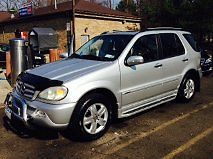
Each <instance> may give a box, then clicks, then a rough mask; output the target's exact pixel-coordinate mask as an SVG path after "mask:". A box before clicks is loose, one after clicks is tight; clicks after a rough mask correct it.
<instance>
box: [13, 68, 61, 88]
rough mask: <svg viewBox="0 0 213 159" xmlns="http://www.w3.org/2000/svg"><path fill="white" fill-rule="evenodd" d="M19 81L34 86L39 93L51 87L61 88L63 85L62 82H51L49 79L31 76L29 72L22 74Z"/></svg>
mask: <svg viewBox="0 0 213 159" xmlns="http://www.w3.org/2000/svg"><path fill="white" fill-rule="evenodd" d="M17 80H20V81H22V82H24V83H27V84H29V85H32V86H34V87H35V89H36V90H37V91H43V90H45V89H47V88H49V87H54V86H61V85H62V84H63V82H62V81H59V80H51V79H49V78H45V77H42V76H38V75H34V74H30V73H27V72H22V73H21V74H20V75H19V76H18V78H17Z"/></svg>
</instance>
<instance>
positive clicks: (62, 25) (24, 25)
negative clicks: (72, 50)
mask: <svg viewBox="0 0 213 159" xmlns="http://www.w3.org/2000/svg"><path fill="white" fill-rule="evenodd" d="M67 22H69V21H68V19H67V18H66V17H65V16H64V17H63V16H62V15H59V16H48V17H42V18H41V17H40V18H37V19H35V18H34V19H33V18H29V20H27V19H26V20H24V21H23V20H22V21H20V20H19V21H17V22H13V23H12V22H11V23H8V24H5V25H4V29H3V28H2V26H1V24H0V42H4V43H9V39H11V38H14V37H15V34H14V32H15V30H16V29H20V30H21V31H26V32H29V31H30V30H31V29H32V28H33V27H52V28H53V29H55V30H56V31H57V33H58V35H59V48H60V49H62V50H67V31H66V23H67ZM137 29H139V23H134V22H128V21H127V22H123V21H121V20H112V19H110V20H103V19H100V18H99V19H95V18H85V17H76V18H75V40H76V49H78V48H79V47H80V46H81V45H82V44H83V38H84V37H83V36H85V35H86V36H88V37H89V39H91V38H93V37H94V36H97V35H99V34H101V33H103V32H105V31H112V30H123V31H124V30H137ZM3 30H4V34H3Z"/></svg>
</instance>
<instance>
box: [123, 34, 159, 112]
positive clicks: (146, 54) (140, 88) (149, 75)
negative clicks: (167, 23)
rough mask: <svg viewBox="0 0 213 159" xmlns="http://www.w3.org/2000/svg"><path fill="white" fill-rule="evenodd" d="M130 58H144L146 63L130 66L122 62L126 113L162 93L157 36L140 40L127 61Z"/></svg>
mask: <svg viewBox="0 0 213 159" xmlns="http://www.w3.org/2000/svg"><path fill="white" fill-rule="evenodd" d="M130 56H142V57H143V58H144V63H143V64H139V65H135V66H128V65H127V64H125V63H124V62H120V66H121V67H120V68H121V94H122V106H123V108H122V109H123V110H124V111H125V109H126V110H128V109H131V108H133V107H135V106H137V105H140V104H141V102H142V101H143V100H145V99H149V98H150V97H154V96H156V95H159V94H161V92H162V64H161V63H159V62H158V58H159V57H158V45H157V35H156V34H151V35H144V36H141V37H140V38H138V40H137V41H136V42H135V44H134V45H133V47H132V48H131V50H130V52H129V54H128V56H127V57H126V59H127V58H128V57H130Z"/></svg>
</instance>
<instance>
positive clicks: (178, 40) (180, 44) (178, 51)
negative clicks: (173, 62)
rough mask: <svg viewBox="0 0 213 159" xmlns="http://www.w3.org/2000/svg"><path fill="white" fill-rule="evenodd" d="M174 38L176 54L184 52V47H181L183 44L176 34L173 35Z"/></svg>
mask: <svg viewBox="0 0 213 159" xmlns="http://www.w3.org/2000/svg"><path fill="white" fill-rule="evenodd" d="M175 40H176V46H177V55H183V54H185V49H184V47H183V44H182V42H181V41H180V39H179V37H178V36H177V35H175Z"/></svg>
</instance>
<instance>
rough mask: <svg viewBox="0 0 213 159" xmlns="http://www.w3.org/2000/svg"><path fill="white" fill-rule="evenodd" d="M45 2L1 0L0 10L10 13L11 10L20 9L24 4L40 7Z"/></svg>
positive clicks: (39, 0)
mask: <svg viewBox="0 0 213 159" xmlns="http://www.w3.org/2000/svg"><path fill="white" fill-rule="evenodd" d="M43 2H44V0H0V10H1V11H8V10H10V9H15V10H17V9H19V8H20V7H21V6H22V5H23V4H24V3H32V4H33V5H34V6H40V5H41V4H42V3H43Z"/></svg>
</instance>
